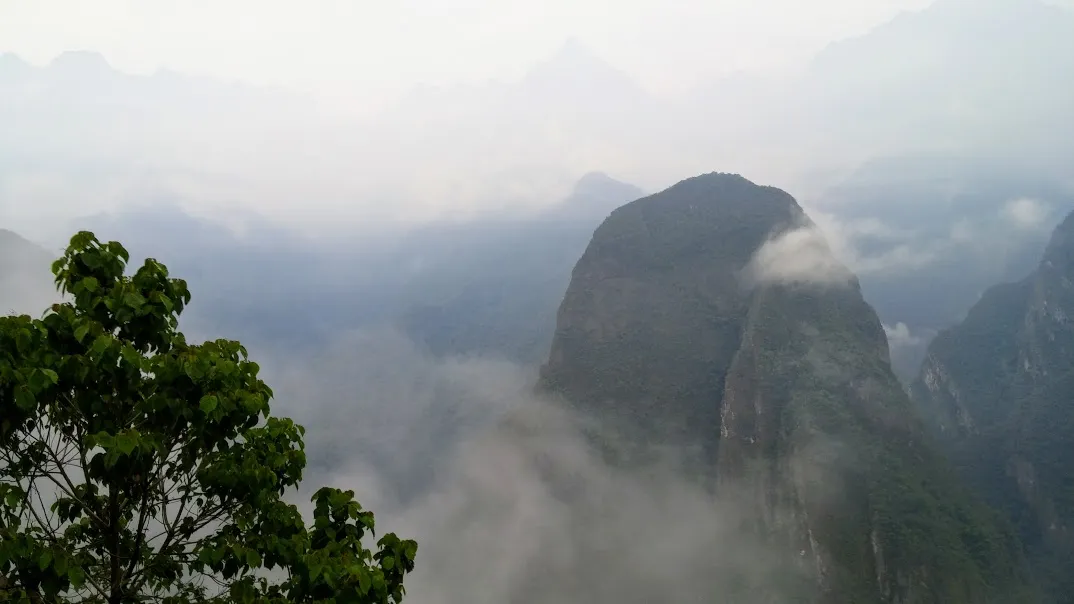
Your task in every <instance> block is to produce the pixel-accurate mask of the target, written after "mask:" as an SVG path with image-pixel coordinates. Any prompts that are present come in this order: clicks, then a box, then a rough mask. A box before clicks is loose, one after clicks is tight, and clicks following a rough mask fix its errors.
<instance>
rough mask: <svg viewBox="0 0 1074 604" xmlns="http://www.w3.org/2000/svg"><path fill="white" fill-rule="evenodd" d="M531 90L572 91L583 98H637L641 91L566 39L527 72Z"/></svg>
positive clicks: (587, 50) (574, 40) (578, 43)
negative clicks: (594, 93) (594, 94)
mask: <svg viewBox="0 0 1074 604" xmlns="http://www.w3.org/2000/svg"><path fill="white" fill-rule="evenodd" d="M526 83H527V84H528V85H529V86H530V87H535V88H537V89H541V90H548V91H549V92H555V93H557V95H558V94H559V93H561V92H562V91H563V90H564V89H570V90H574V91H576V92H578V93H580V94H583V95H585V96H586V97H588V96H591V95H590V94H588V93H589V92H591V91H601V93H602V96H601V98H605V97H606V95H608V94H620V95H627V96H628V97H633V96H637V95H638V94H639V93H640V90H641V89H640V88H639V87H638V85H637V84H636V83H635V82H634V80H633V79H631V78H630V76H629V75H627V74H626V73H625V72H623V71H621V70H620V69H618V68H616V67H614V66H612V65H611V64H609V63H608V62H607V61H605V60H604V59H602V58H601V57H599V56H597V54H596V53H594V52H593V51H592V49H590V48H589V47H588V46H586V45H585V44H583V43H582V42H581V41H579V40H578V39H577V38H568V39H567V41H566V42H564V44H563V45H562V46H560V48H559V49H558V50H557V51H556V52H555V53H553V54H552V56H550V57H549V58H548V59H546V60H545V61H542V62H540V63H538V64H537V65H535V66H534V67H533V68H532V69H530V71H529V73H528V74H527V75H526Z"/></svg>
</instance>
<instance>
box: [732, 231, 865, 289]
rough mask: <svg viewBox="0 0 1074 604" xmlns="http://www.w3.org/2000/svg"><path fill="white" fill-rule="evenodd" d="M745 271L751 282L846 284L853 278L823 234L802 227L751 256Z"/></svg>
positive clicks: (770, 242) (785, 233)
mask: <svg viewBox="0 0 1074 604" xmlns="http://www.w3.org/2000/svg"><path fill="white" fill-rule="evenodd" d="M746 272H747V274H748V276H749V279H750V281H751V282H753V283H759V284H763V283H782V284H793V283H810V284H822V285H845V284H847V283H848V282H850V281H851V280H852V279H853V275H852V274H851V272H850V270H849V269H847V267H846V265H844V264H843V263H842V262H840V261H839V259H838V258H837V257H836V255H835V254H834V253H833V252H832V248H831V247H830V246H829V245H828V242H827V240H826V239H825V237H824V233H823V232H821V230H820V229H819V228H818V227H816V226H814V225H811V224H810V225H804V226H801V227H798V228H796V229H792V230H788V231H785V232H783V233H780V234H779V235H777V236H775V237H773V238H771V239H769V240H768V241H766V242H765V243H764V245H762V246H761V247H760V249H758V250H757V252H756V253H754V255H753V258H752V259H751V260H750V262H749V264H748V266H747V269H746Z"/></svg>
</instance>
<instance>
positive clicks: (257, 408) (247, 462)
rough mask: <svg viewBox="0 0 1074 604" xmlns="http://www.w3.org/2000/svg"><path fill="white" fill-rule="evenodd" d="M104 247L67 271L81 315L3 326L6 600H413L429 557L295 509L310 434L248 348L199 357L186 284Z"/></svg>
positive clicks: (61, 280)
mask: <svg viewBox="0 0 1074 604" xmlns="http://www.w3.org/2000/svg"><path fill="white" fill-rule="evenodd" d="M128 259H129V258H128V254H127V252H126V250H125V249H124V248H123V246H121V245H120V244H119V243H117V242H109V243H101V242H99V241H98V240H97V239H96V237H94V235H93V234H92V233H89V232H81V233H78V234H77V235H75V236H74V237H73V238H72V239H71V243H70V246H69V247H68V249H67V252H66V254H65V255H64V256H63V257H62V258H60V259H59V260H57V261H56V262H55V263H54V265H53V273H54V274H55V277H56V284H57V286H58V287H59V288H60V290H61V291H62V292H64V293H66V294H68V296H69V299H70V300H71V301H70V302H67V303H64V304H57V305H54V306H52V308H51V309H50V310H49V311H47V312H46V313H45V314H44V316H43V318H41V319H32V318H31V317H28V316H17V317H4V318H0V468H2V472H0V600H3V601H5V602H8V601H10V602H32V603H39V602H40V603H46V602H87V603H97V602H100V603H104V602H107V603H108V604H121V603H128V602H148V601H153V602H163V603H166V604H185V603H193V602H197V603H209V602H242V603H253V602H257V603H270V602H272V603H275V602H338V603H340V604H342V603H355V604H365V603H388V602H399V601H401V600H402V598H403V595H404V588H403V578H404V575H406V573H408V572H410V571H411V570H412V569H413V567H414V556H415V553H416V550H417V544H416V543H414V542H413V541H409V540H402V539H399V538H398V537H396V536H395V535H394V534H387V535H384V536H383V537H381V539H380V540H379V541H378V543H377V545H378V550H377V551H375V552H374V551H371V550H369V549H366V548H365V547H364V546H363V544H362V540H363V537H365V536H366V535H367V534H368V533H372V532H373V530H374V518H373V514H372V513H371V512H369V511H365V510H363V509H362V507H361V506H360V505H359V503H358V502H357V501H356V500H355V499H354V493H353V492H351V491H341V490H339V489H333V488H322V489H320V490H318V491H317V492H316V494H315V495H314V497H313V501H314V503H315V509H314V513H313V525H312V526H311V527H307V526H306V523H305V521H304V519H303V518H302V515H301V513H300V511H299V509H298V508H297V507H296V506H295V505H293V504H291V503H287V502H286V501H285V500H284V499H283V497H284V495H285V494H286V493H287V491H288V490H289V489H292V488H294V487H296V486H297V485H298V484H299V481H300V480H301V478H302V471H303V468H304V466H305V454H304V449H303V442H302V436H303V432H304V431H303V428H302V427H301V426H299V425H296V424H295V423H294V422H292V421H291V420H289V419H286V418H277V417H272V416H271V415H270V414H269V400H270V399H271V397H272V391H271V389H270V388H269V387H268V386H267V385H266V384H265V383H264V382H262V381H261V380H260V379H259V378H258V366H257V364H256V363H254V362H252V361H250V360H249V358H248V356H247V352H246V350H245V349H244V348H243V347H242V346H241V345H240V344H239V343H238V342H233V341H227V340H217V341H212V342H205V343H203V344H197V345H191V344H188V343H187V342H186V340H185V338H184V336H183V334H182V333H181V332H180V331H179V330H178V320H179V315H180V313H182V311H183V309H184V308H185V307H186V305H187V304H189V302H190V292H189V291H188V290H187V286H186V283H185V282H184V281H183V280H181V279H173V278H170V277H169V276H168V271H167V269H166V268H165V266H164V265H162V264H160V263H159V262H157V261H156V260H153V259H148V260H146V261H145V263H144V265H143V266H142V267H141V268H139V269H138V270H137V271H136V272H135V273H134V274H133V275H132V276H127V275H125V274H124V272H125V269H126V263H127V261H128Z"/></svg>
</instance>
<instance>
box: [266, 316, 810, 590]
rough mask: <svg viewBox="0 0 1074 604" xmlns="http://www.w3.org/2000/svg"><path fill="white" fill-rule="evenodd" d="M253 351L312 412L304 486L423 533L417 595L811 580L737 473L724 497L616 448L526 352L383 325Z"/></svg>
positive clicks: (394, 527) (668, 460)
mask: <svg viewBox="0 0 1074 604" xmlns="http://www.w3.org/2000/svg"><path fill="white" fill-rule="evenodd" d="M252 353H253V354H256V352H255V351H252ZM260 358H261V360H262V361H263V363H264V371H263V377H264V379H266V380H267V381H268V382H269V383H270V384H272V385H273V387H274V389H275V394H276V396H275V401H276V402H275V404H274V413H276V414H283V415H289V416H291V417H293V418H294V419H296V420H297V421H299V422H300V423H302V424H304V425H305V426H306V428H307V430H308V431H307V436H306V445H307V455H308V458H309V460H310V465H309V468H308V470H307V473H306V476H305V478H304V481H303V490H304V491H306V492H304V493H302V494H300V495H299V496H297V497H296V501H297V502H298V503H299V504H300V505H304V506H308V499H309V496H310V495H312V492H313V491H314V490H316V488H318V487H319V486H322V485H326V484H327V485H332V486H336V487H339V488H344V489H353V490H354V491H355V493H356V496H357V497H358V499H359V501H361V502H362V504H363V506H365V507H366V508H367V509H371V510H373V511H374V512H375V513H376V515H377V516H376V517H377V527H378V531H388V530H390V531H395V532H397V533H398V534H399V535H400V536H405V537H408V538H414V539H416V540H417V541H418V543H419V550H418V558H417V560H418V563H417V567H416V570H415V571H414V573H413V575H412V576H411V578H410V579H408V582H407V592H408V601H412V602H415V603H418V604H439V603H445V604H446V603H449V602H463V601H465V602H475V603H483V602H488V603H490V604H491V603H494V602H525V603H531V602H532V603H549V604H550V603H552V602H617V603H633V602H637V603H641V602H652V601H661V600H665V599H667V598H668V597H669V594H674V598H675V600H676V601H703V600H708V599H711V598H712V597H715V596H717V595H718V596H720V597H721V601H743V602H754V601H757V600H755V599H754V598H755V597H756V595H757V594H758V593H761V592H763V593H769V594H774V595H773V596H772V597H778V598H785V597H789V596H790V595H791V593H792V590H793V589H794V586H795V585H797V584H796V583H795V581H808V580H809V577H810V575H809V570H808V569H804V568H797V567H794V566H793V565H790V564H789V563H788V559H790V558H793V557H794V555H796V554H797V552H789V551H787V550H786V549H781V548H779V547H777V546H776V545H775V544H768V543H766V542H765V541H764V540H763V539H762V538H761V537H760V536H758V535H756V534H753V533H749V532H747V530H745V525H744V523H745V521H746V519H747V518H748V517H749V516H748V514H747V512H748V511H750V509H749V508H746V507H745V506H743V505H741V504H739V503H738V502H737V501H736V500H735V499H734V493H735V489H734V485H730V484H728V485H724V486H723V487H722V488H721V495H720V496H719V497H717V496H716V495H715V494H714V493H713V492H712V491H711V489H709V488H706V487H705V486H704V485H702V484H700V483H698V482H696V481H695V480H694V479H691V478H688V477H687V475H686V474H685V473H684V472H683V471H682V469H681V466H680V464H679V461H678V459H677V452H676V451H674V450H665V451H662V452H659V453H658V454H656V455H655V456H654V457H653V460H652V461H650V462H649V463H647V464H644V465H641V466H636V467H635V466H631V467H629V468H627V467H624V466H621V465H617V464H613V463H610V462H608V461H607V460H606V458H605V457H604V456H603V455H602V454H601V453H600V452H599V450H598V449H597V448H596V447H594V445H593V441H592V440H591V439H592V438H593V435H592V430H594V429H596V430H597V431H598V433H599V432H600V431H602V430H603V431H606V427H602V426H598V425H597V424H595V423H594V421H593V418H589V417H585V416H581V415H577V414H576V412H572V411H568V406H567V405H563V404H562V403H561V402H556V401H550V400H544V399H542V398H540V397H538V396H536V395H534V394H533V389H532V385H533V384H532V377H533V376H532V373H531V372H530V371H529V370H528V369H527V368H525V367H521V366H518V365H515V364H512V363H509V362H505V361H502V360H496V359H487V358H486V359H483V358H460V357H447V358H434V357H432V356H430V355H429V354H428V353H426V352H423V351H422V350H421V349H420V348H419V347H417V346H414V345H413V343H412V342H409V341H407V340H406V338H405V337H403V336H401V335H400V334H398V333H393V332H391V331H389V330H380V331H374V332H360V333H350V334H345V335H343V336H341V337H340V339H339V341H337V342H335V343H333V344H332V345H330V346H329V347H328V348H327V349H326V350H325V352H324V354H323V355H322V356H317V357H311V358H308V359H294V358H280V357H279V356H277V357H273V356H272V355H271V354H269V355H262V356H261V357H260ZM583 430H585V432H584V431H583ZM679 453H681V452H679ZM777 585H781V586H783V587H777ZM758 590H760V592H759V591H758ZM781 590H782V591H781ZM774 601H777V602H782V601H787V600H784V599H776V600H774Z"/></svg>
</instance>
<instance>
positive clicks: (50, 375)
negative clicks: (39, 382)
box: [41, 369, 60, 385]
mask: <svg viewBox="0 0 1074 604" xmlns="http://www.w3.org/2000/svg"><path fill="white" fill-rule="evenodd" d="M41 373H43V374H45V377H47V378H48V381H50V382H52V384H53V385H56V384H57V383H58V382H59V381H60V376H59V375H57V374H56V372H55V371H53V370H51V369H42V370H41Z"/></svg>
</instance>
